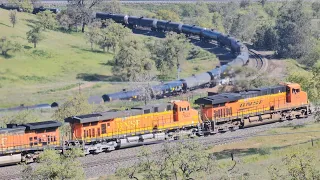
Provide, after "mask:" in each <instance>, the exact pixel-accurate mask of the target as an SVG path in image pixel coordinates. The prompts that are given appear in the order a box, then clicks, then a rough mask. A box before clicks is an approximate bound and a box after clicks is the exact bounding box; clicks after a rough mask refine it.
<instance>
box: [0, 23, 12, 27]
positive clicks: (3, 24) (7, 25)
mask: <svg viewBox="0 0 320 180" xmlns="http://www.w3.org/2000/svg"><path fill="white" fill-rule="evenodd" d="M0 25H2V26H7V27H11V26H8V25H7V24H4V23H0Z"/></svg>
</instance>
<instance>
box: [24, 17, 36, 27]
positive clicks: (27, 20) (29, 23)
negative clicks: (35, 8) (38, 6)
mask: <svg viewBox="0 0 320 180" xmlns="http://www.w3.org/2000/svg"><path fill="white" fill-rule="evenodd" d="M23 20H24V21H26V22H27V26H29V27H31V28H34V27H35V26H36V24H37V23H38V21H36V20H33V19H23Z"/></svg>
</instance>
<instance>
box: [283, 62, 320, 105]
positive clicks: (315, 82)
mask: <svg viewBox="0 0 320 180" xmlns="http://www.w3.org/2000/svg"><path fill="white" fill-rule="evenodd" d="M311 73H312V74H311V75H308V74H306V73H301V72H298V71H291V72H289V75H288V77H287V81H289V82H295V83H299V84H300V85H301V86H302V89H304V90H305V91H306V92H307V93H308V98H309V100H310V101H311V102H313V103H315V105H318V104H319V102H320V92H319V88H320V82H319V78H320V62H319V61H318V63H317V64H315V65H314V67H313V68H312V71H311Z"/></svg>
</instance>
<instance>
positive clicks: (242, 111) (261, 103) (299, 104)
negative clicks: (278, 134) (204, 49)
mask: <svg viewBox="0 0 320 180" xmlns="http://www.w3.org/2000/svg"><path fill="white" fill-rule="evenodd" d="M195 103H196V104H199V105H201V118H202V120H203V121H205V122H206V123H205V124H204V125H205V126H206V127H205V129H207V130H209V131H210V132H213V133H216V132H219V131H225V130H230V129H235V128H238V127H249V126H254V125H259V124H265V123H271V122H276V121H280V120H290V119H293V118H301V117H307V116H308V115H309V114H310V113H311V110H310V105H309V102H308V98H307V93H306V92H304V91H301V87H300V85H299V84H295V83H286V84H284V85H279V86H274V87H267V88H258V89H252V90H247V91H244V92H238V93H223V94H219V95H214V96H209V97H206V98H200V99H198V100H196V102H195Z"/></svg>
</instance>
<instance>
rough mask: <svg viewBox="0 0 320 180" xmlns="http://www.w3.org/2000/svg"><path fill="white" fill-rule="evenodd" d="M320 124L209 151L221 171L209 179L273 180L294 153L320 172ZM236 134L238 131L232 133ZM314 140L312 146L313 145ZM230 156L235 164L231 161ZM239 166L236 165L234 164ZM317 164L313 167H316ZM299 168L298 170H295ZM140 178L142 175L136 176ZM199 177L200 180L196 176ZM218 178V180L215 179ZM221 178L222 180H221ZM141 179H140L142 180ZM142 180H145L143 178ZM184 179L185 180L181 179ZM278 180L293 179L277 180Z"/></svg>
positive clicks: (288, 127) (276, 131)
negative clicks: (274, 170) (272, 171)
mask: <svg viewBox="0 0 320 180" xmlns="http://www.w3.org/2000/svg"><path fill="white" fill-rule="evenodd" d="M319 129H320V124H318V123H308V124H305V125H291V124H288V125H285V126H283V127H279V128H274V129H270V130H268V131H266V132H263V133H259V134H257V135H256V137H251V138H249V139H247V140H244V141H238V142H235V143H228V144H223V145H218V146H213V147H212V148H209V149H208V151H209V152H211V153H213V155H214V156H215V159H216V162H215V164H214V165H216V166H217V167H219V169H217V170H216V171H214V172H211V173H215V174H212V176H210V175H211V173H210V175H209V174H208V175H209V177H207V178H208V179H237V180H240V179H241V180H244V179H247V180H256V179H261V180H269V179H271V176H270V173H269V171H268V170H269V169H270V167H271V166H272V165H273V166H275V167H277V168H279V169H280V171H279V174H282V175H283V174H285V173H286V168H287V167H286V166H285V165H284V164H283V161H284V160H283V158H285V157H286V156H288V155H292V153H294V154H297V155H301V153H302V154H303V153H308V154H311V155H313V156H314V159H315V161H314V162H310V163H311V164H312V165H314V167H315V169H316V170H318V171H320V169H319V165H320V161H319V158H320V154H319V147H320V131H319ZM232 133H237V131H235V132H232ZM311 139H313V144H312V143H311ZM231 153H232V154H233V157H234V161H232V160H231ZM235 162H236V163H235ZM313 163H314V164H313ZM296 167H298V166H296ZM135 176H136V177H140V174H135ZM196 177H197V176H196ZM212 177H215V178H212ZM219 177H220V178H219ZM93 179H110V180H111V179H117V180H118V179H130V178H123V177H117V176H115V175H112V176H108V177H105V176H102V177H99V178H98V177H97V178H92V180H93ZM139 179H140V178H139ZM141 179H143V178H141ZM178 179H182V178H180V177H179V178H178ZM276 179H279V180H280V179H292V178H290V177H288V176H286V177H285V178H283V177H277V178H276ZM316 179H317V178H316Z"/></svg>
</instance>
